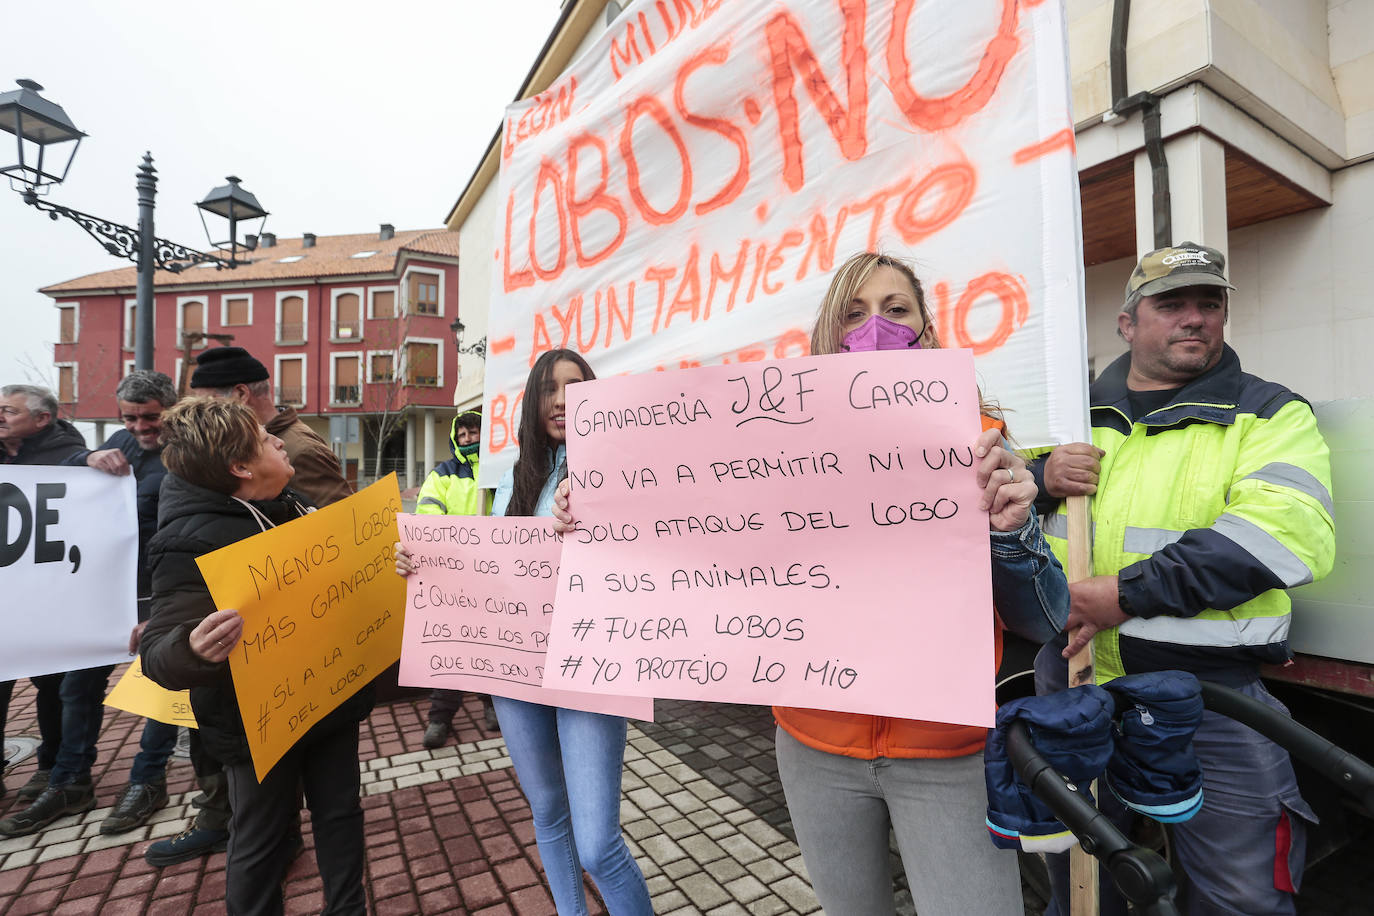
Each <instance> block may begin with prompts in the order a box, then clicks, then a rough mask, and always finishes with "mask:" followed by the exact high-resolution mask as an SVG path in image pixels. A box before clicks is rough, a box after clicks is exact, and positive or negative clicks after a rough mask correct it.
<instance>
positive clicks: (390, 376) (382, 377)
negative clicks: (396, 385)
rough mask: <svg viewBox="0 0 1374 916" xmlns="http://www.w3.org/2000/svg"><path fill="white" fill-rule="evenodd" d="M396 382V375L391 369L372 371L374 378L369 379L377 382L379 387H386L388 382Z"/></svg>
mask: <svg viewBox="0 0 1374 916" xmlns="http://www.w3.org/2000/svg"><path fill="white" fill-rule="evenodd" d="M395 380H396V373H394V372H392V371H391V370H390V369H374V370H373V371H372V378H371V379H369V381H371V382H375V383H376V384H378V385H384V384H386V383H387V382H394V381H395Z"/></svg>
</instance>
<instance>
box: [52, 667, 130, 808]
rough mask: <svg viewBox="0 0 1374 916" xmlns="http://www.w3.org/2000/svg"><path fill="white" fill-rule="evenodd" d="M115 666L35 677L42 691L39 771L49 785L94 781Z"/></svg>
mask: <svg viewBox="0 0 1374 916" xmlns="http://www.w3.org/2000/svg"><path fill="white" fill-rule="evenodd" d="M113 670H114V665H99V666H97V667H95V668H82V669H80V670H78V671H68V672H66V673H65V674H44V675H40V676H39V677H36V678H33V679H32V680H33V684H34V686H35V687H37V688H38V734H39V737H40V738H41V739H42V743H41V744H40V745H39V746H38V768H39V769H51V770H52V776H51V777H49V780H48V783H49V785H54V786H65V785H69V784H71V783H74V782H90V779H91V767H92V766H93V765H94V764H95V744H96V741H97V740H98V739H99V738H100V726H101V724H102V723H103V722H104V721H105V705H104V701H105V688H106V687H107V686H108V685H109V682H110V672H111V671H113Z"/></svg>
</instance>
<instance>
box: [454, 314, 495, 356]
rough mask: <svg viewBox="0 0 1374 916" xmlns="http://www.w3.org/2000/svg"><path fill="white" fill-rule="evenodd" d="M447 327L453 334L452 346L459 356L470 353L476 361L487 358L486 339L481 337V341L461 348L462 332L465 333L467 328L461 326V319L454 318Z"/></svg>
mask: <svg viewBox="0 0 1374 916" xmlns="http://www.w3.org/2000/svg"><path fill="white" fill-rule="evenodd" d="M448 327H449V330H450V331H452V332H453V345H454V348H455V349H456V350H457V351H458V355H459V356H462V355H463V354H464V353H470V354H472V355H473V356H476V357H477V358H478V359H482V360H485V359H486V358H487V339H486V337H483V338H482V339H481V340H479V341H477V342H476V343H474V344H473V345H472V346H469V347H465V346H463V332H464V331H466V330H467V328H466V327H465V326H464V325H463V319H461V318H454V319H453V323H452V324H450V325H449V326H448Z"/></svg>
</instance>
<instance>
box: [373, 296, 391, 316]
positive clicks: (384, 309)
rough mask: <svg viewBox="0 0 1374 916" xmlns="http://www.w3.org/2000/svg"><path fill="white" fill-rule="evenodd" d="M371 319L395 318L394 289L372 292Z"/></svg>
mask: <svg viewBox="0 0 1374 916" xmlns="http://www.w3.org/2000/svg"><path fill="white" fill-rule="evenodd" d="M372 317H373V318H395V317H396V290H394V289H374V290H372Z"/></svg>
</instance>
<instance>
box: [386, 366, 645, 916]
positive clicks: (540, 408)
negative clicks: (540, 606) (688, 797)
mask: <svg viewBox="0 0 1374 916" xmlns="http://www.w3.org/2000/svg"><path fill="white" fill-rule="evenodd" d="M593 378H596V375H595V373H593V372H592V368H591V366H589V365H587V361H586V360H584V359H583V358H582V357H581V356H580V355H579V354H577V353H576V352H574V351H572V350H550V351H548V352H547V353H544V354H543V355H541V356H540V357H539V358H538V359H537V360H535V362H534V366H533V367H532V368H531V369H530V375H529V380H528V381H527V382H526V383H525V394H524V398H523V405H522V407H521V412H520V429H519V433H518V438H519V441H520V457H519V458H517V459H516V461H515V466H514V467H513V468H511V469H510V470H508V471H506V473H505V475H504V476H502V478H501V482H500V483H499V484H498V485H497V487H496V498H495V501H494V502H493V504H492V515H520V516H531V515H552V514H553V498H554V491H555V490H557V489H558V484H559V482H560V481H562V480H564V479H566V478H567V476H568V464H567V460H566V450H565V448H564V442H565V441H566V439H567V436H566V426H565V409H566V406H567V389H568V386H569V385H572V384H576V383H577V382H585V381H589V380H591V379H593ZM396 546H397V566H396V570H397V572H400V573H402V574H407V573H409V571H410V569H409V557H408V555H407V554H406V552H405V551H404V550H403V549H401V546H400V545H399V544H397V545H396ZM492 701H493V703H494V704H495V706H496V717H497V719H498V720H499V721H500V723H501V736H502V737H503V738H505V739H506V747H507V749H508V750H509V751H510V758H511V762H512V763H514V764H515V775H516V777H517V778H518V779H519V780H520V788H521V789H522V790H523V791H524V793H525V798H526V799H528V801H529V803H530V811H531V812H532V813H533V815H534V839H535V842H536V843H538V845H539V857H540V859H542V860H543V862H544V873H545V874H546V875H547V876H548V879H549V890H550V891H551V892H552V893H553V902H554V905H555V906H556V907H557V908H558V913H559V916H585V914H586V913H587V896H586V893H585V891H584V890H583V887H582V871H583V869H586V871H587V873H588V874H590V875H591V876H592V880H594V881H595V882H596V887H597V890H599V891H600V892H601V898H602V899H603V900H604V901H605V903H606V909H607V910H608V911H609V913H610V916H652V913H653V905H652V903H651V902H650V900H649V888H648V886H647V885H646V884H645V882H644V873H643V872H641V871H640V869H639V865H638V863H636V862H635V860H634V856H633V855H631V854H630V849H629V846H627V845H626V843H625V837H624V834H623V833H622V832H621V829H620V779H621V773H622V772H623V771H624V768H625V741H626V730H627V726H626V722H625V719H624V717H622V716H608V715H602V714H600V713H594V712H582V711H580V710H576V709H563V708H562V707H558V706H543V705H541V704H539V703H527V702H525V701H523V700H512V699H508V698H506V697H501V696H493V697H492Z"/></svg>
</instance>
